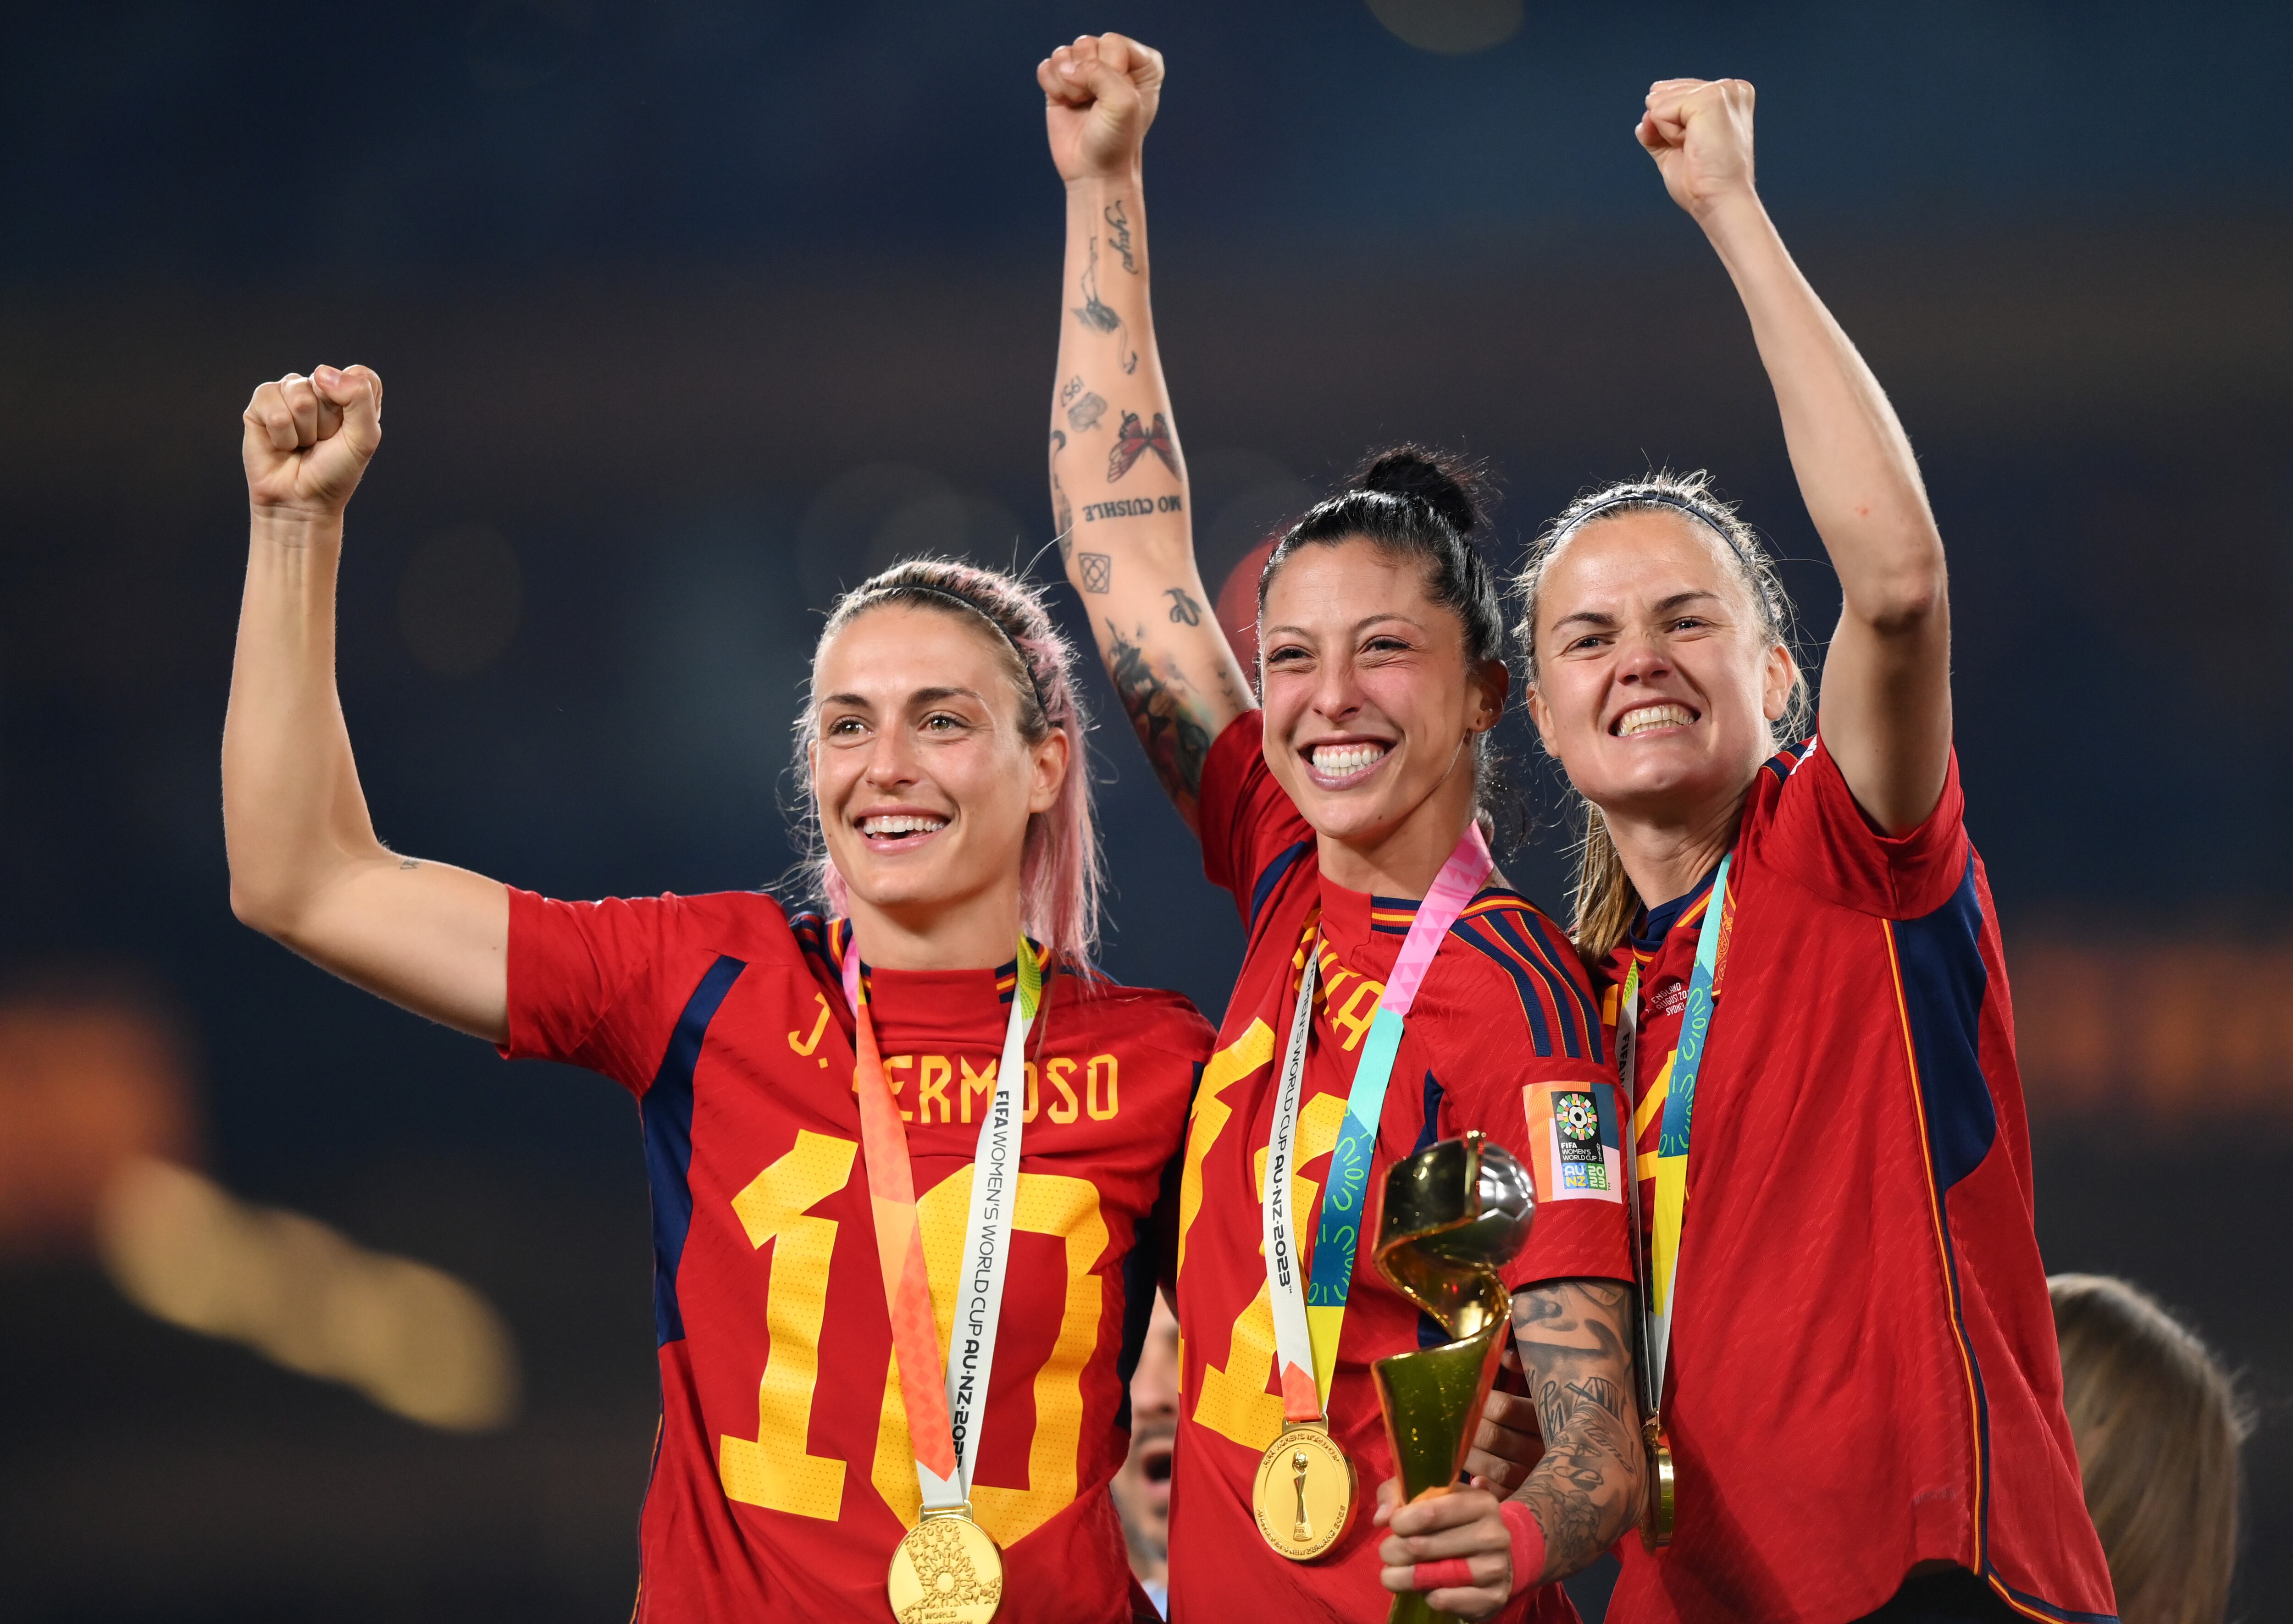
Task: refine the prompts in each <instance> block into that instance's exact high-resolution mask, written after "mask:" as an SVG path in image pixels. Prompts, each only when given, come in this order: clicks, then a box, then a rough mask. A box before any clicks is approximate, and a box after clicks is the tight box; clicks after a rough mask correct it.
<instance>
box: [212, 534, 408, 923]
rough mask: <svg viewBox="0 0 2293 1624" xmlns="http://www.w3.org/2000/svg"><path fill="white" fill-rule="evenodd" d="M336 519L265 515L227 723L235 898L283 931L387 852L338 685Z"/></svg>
mask: <svg viewBox="0 0 2293 1624" xmlns="http://www.w3.org/2000/svg"><path fill="white" fill-rule="evenodd" d="M341 554H342V527H341V524H340V523H339V521H336V522H332V523H328V522H323V521H320V522H306V521H296V522H280V521H265V520H262V519H258V520H257V521H255V524H254V527H253V530H252V534H251V535H250V537H249V541H248V551H247V586H246V593H245V596H244V598H243V599H242V601H241V603H240V608H239V645H238V650H237V653H236V655H235V657H234V659H233V661H232V666H231V707H230V710H229V712H228V714H227V715H226V718H225V721H224V723H223V838H224V844H225V846H226V849H227V851H228V852H229V854H230V860H231V901H232V906H233V907H234V908H235V909H237V910H238V911H239V916H240V917H242V918H244V919H246V920H247V922H248V923H249V924H251V925H255V926H256V927H257V928H258V929H263V930H266V931H269V932H271V933H273V934H283V933H290V932H291V931H292V929H293V924H294V920H295V918H296V916H297V915H298V914H299V913H300V912H301V911H302V910H303V909H304V907H305V906H306V905H307V904H308V902H309V901H310V900H311V899H312V897H313V896H315V895H316V894H317V893H319V892H320V891H321V890H323V889H324V888H325V887H326V886H327V885H328V884H330V883H331V882H333V881H335V880H336V879H338V878H339V877H341V876H342V875H343V874H344V871H345V870H346V869H350V868H352V867H354V866H356V865H358V864H361V863H364V862H380V861H383V860H386V859H387V858H388V855H389V854H388V853H387V852H385V851H384V849H383V846H382V844H381V842H380V841H379V840H377V838H376V837H375V833H374V826H373V823H372V821H371V820H369V817H368V815H367V809H366V801H365V797H364V796H363V795H362V794H361V791H360V788H359V782H358V767H357V764H356V763H355V762H354V761H353V760H352V755H351V742H350V734H349V732H348V731H347V729H346V728H345V727H344V723H343V713H342V705H341V702H340V700H339V699H338V698H337V697H336V691H335V578H336V568H337V565H338V563H339V562H340V559H341Z"/></svg>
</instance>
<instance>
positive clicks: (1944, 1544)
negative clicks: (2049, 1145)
mask: <svg viewBox="0 0 2293 1624" xmlns="http://www.w3.org/2000/svg"><path fill="white" fill-rule="evenodd" d="M1964 811H1965V803H1964V800H1963V799H1962V797H1961V794H1960V790H1959V783H1958V767H1957V761H1956V760H1955V759H1954V761H1953V762H1952V764H1951V768H1950V773H1949V778H1948V779H1947V780H1946V781H1945V784H1944V787H1943V793H1942V800H1941V804H1939V805H1937V806H1936V808H1935V810H1934V812H1932V814H1931V815H1930V816H1929V817H1928V819H1927V820H1926V821H1925V822H1924V823H1923V824H1921V825H1920V826H1919V827H1918V828H1916V829H1913V830H1912V831H1910V832H1909V833H1908V834H1906V835H1902V836H1892V837H1891V836H1885V835H1882V834H1879V833H1877V832H1876V831H1875V830H1874V829H1873V828H1872V827H1871V824H1870V822H1869V821H1868V820H1867V819H1866V818H1865V817H1864V815H1863V813H1862V812H1861V810H1860V808H1859V807H1858V806H1857V805H1856V804H1855V800H1854V796H1852V795H1851V793H1850V791H1849V790H1848V788H1847V781H1846V780H1844V779H1843V778H1842V777H1841V776H1840V772H1839V768H1838V766H1837V764H1835V762H1834V761H1833V760H1832V758H1831V755H1830V754H1829V753H1828V752H1827V751H1826V750H1824V749H1823V748H1822V747H1821V745H1820V744H1819V743H1811V744H1809V745H1803V746H1801V747H1799V748H1797V749H1795V750H1789V751H1787V752H1785V753H1784V754H1783V755H1778V756H1777V757H1775V759H1773V760H1772V761H1770V762H1769V763H1768V764H1767V766H1766V768H1765V770H1763V771H1762V772H1761V773H1760V774H1759V776H1758V779H1757V780H1755V782H1754V786H1753V788H1752V790H1751V793H1750V796H1749V798H1748V799H1747V800H1746V804H1745V807H1744V820H1743V828H1742V833H1741V834H1740V835H1739V836H1738V839H1737V844H1736V852H1735V862H1734V865H1733V866H1732V867H1731V868H1730V870H1729V877H1728V893H1729V899H1730V907H1731V909H1732V912H1733V914H1734V918H1733V921H1732V923H1730V925H1729V928H1728V933H1727V935H1726V937H1725V941H1726V946H1725V948H1724V949H1723V951H1724V953H1725V955H1726V957H1725V959H1724V961H1723V962H1722V965H1721V967H1720V977H1719V996H1718V998H1717V999H1716V1001H1715V1003H1714V1013H1713V1016H1712V1026H1711V1035H1710V1037H1709V1038H1708V1040H1707V1047H1706V1051H1705V1057H1704V1066H1703V1071H1702V1073H1701V1075H1700V1076H1699V1077H1698V1079H1697V1085H1696V1111H1695V1118H1694V1127H1693V1130H1692V1136H1691V1139H1690V1143H1689V1159H1688V1203H1687V1217H1686V1220H1685V1223H1684V1224H1683V1225H1682V1229H1681V1247H1680V1262H1679V1270H1680V1273H1679V1276H1678V1285H1677V1288H1676V1291H1677V1296H1676V1297H1675V1299H1674V1309H1673V1332H1672V1360H1671V1366H1670V1369H1669V1370H1668V1372H1667V1376H1666V1387H1667V1393H1666V1396H1665V1404H1664V1413H1665V1422H1666V1424H1667V1425H1668V1426H1669V1427H1670V1429H1671V1434H1672V1446H1673V1456H1674V1459H1675V1462H1676V1465H1677V1468H1678V1471H1679V1507H1680V1510H1679V1528H1678V1532H1677V1535H1676V1537H1675V1538H1674V1539H1673V1543H1672V1544H1671V1546H1670V1547H1667V1548H1666V1549H1665V1550H1664V1551H1662V1552H1660V1553H1658V1554H1657V1555H1653V1556H1652V1555H1649V1554H1648V1553H1647V1552H1646V1551H1644V1550H1643V1549H1641V1544H1640V1541H1639V1540H1637V1539H1626V1540H1625V1541H1624V1549H1623V1555H1624V1562H1625V1568H1624V1572H1623V1574H1622V1576H1621V1578H1620V1579H1619V1580H1618V1583H1617V1587H1616V1597H1615V1600H1614V1602H1613V1603H1612V1604H1611V1611H1610V1615H1609V1616H1610V1617H1612V1618H1614V1619H1616V1620H1632V1621H1633V1624H1641V1620H1654V1619H1692V1620H1698V1621H1699V1624H1701V1621H1703V1620H1760V1621H1761V1624H1788V1621H1789V1620H1811V1621H1812V1620H1840V1619H1852V1618H1860V1617H1861V1616H1862V1615H1863V1614H1864V1613H1866V1612H1871V1611H1872V1610H1873V1609H1875V1608H1876V1607H1878V1606H1879V1605H1880V1604H1882V1603H1884V1602H1885V1601H1886V1600H1887V1598H1888V1597H1889V1596H1892V1595H1893V1594H1894V1592H1895V1590H1896V1588H1898V1587H1899V1586H1900V1584H1901V1583H1902V1582H1903V1580H1904V1579H1905V1577H1906V1576H1907V1575H1908V1572H1909V1571H1910V1569H1911V1567H1912V1565H1913V1564H1914V1563H1919V1562H1925V1561H1931V1560H1942V1561H1948V1562H1954V1563H1959V1564H1961V1565H1962V1566H1965V1567H1966V1568H1968V1569H1969V1570H1971V1571H1974V1572H1976V1573H1979V1574H1981V1576H1982V1577H1983V1578H1984V1579H1985V1580H1988V1581H1989V1584H1990V1585H1991V1586H1992V1587H1993V1588H1995V1589H1996V1590H1997V1592H1998V1594H1999V1595H2000V1596H2003V1597H2004V1598H2005V1600H2006V1601H2007V1602H2008V1603H2009V1604H2012V1605H2013V1606H2014V1607H2016V1608H2017V1609H2019V1610H2020V1611H2021V1612H2024V1613H2026V1614H2028V1615H2029V1616H2030V1617H2031V1618H2035V1619H2052V1620H2106V1619H2108V1618H2109V1617H2110V1616H2111V1612H2112V1611H2113V1604H2112V1602H2111V1587H2110V1573H2109V1571H2108V1569H2107V1568H2106V1567H2105V1566H2104V1564H2103V1555H2102V1547H2101V1546H2100V1543H2099V1542H2098V1541H2097V1540H2096V1539H2095V1538H2094V1525H2093V1523H2091V1522H2090V1521H2089V1520H2088V1519H2087V1516H2086V1500H2085V1497H2084V1495H2083V1494H2082V1492H2081V1491H2080V1489H2079V1486H2078V1457H2077V1455H2076V1454H2075V1453H2074V1452H2073V1450H2072V1448H2071V1444H2070V1425H2069V1422H2068V1420H2067V1419H2066V1418H2065V1417H2064V1415H2063V1413H2062V1361H2061V1355H2060V1353H2059V1352H2058V1351H2057V1349H2056V1347H2055V1344H2054V1314H2053V1311H2052V1310H2051V1308H2050V1307H2049V1306H2048V1304H2047V1299H2046V1269H2045V1267H2044V1265H2043V1264H2041V1263H2040V1262H2039V1259H2038V1241H2037V1240H2036V1238H2035V1236H2034V1235H2033V1233H2032V1230H2031V1216H2030V1215H2031V1193H2030V1139H2029V1134H2028V1130H2027V1127H2026V1125H2025V1122H2024V1119H2023V1113H2022V1082H2021V1079H2020V1077H2019V1075H2018V1073H2017V1072H2016V1070H2015V1064H2014V1030H2013V1014H2012V1012H2011V1009H2010V1006H2009V1003H2008V997H2007V989H2006V966H2005V960H2004V958H2003V957H2002V956H2001V953H2000V949H1999V944H1998V926H1997V920H1996V918H1995V917H1994V915H1993V912H1992V909H1991V903H1990V889H1989V883H1988V881H1987V879H1986V878H1985V877H1984V874H1983V869H1982V861H1981V858H1979V857H1978V856H1976V855H1975V852H1974V849H1973V845H1972V844H1971V843H1970V842H1969V841H1968V839H1967V836H1966V828H1965V823H1964V821H1963V816H1964ZM1711 884H1712V882H1711V879H1710V877H1709V876H1707V877H1706V879H1705V880H1704V882H1703V884H1702V885H1699V886H1698V887H1697V890H1696V891H1694V892H1692V893H1689V895H1688V896H1686V897H1683V898H1680V899H1678V900H1676V901H1673V902H1672V903H1669V904H1667V905H1665V907H1662V908H1659V909H1655V910H1654V912H1653V913H1652V914H1650V915H1649V916H1648V917H1646V918H1645V919H1644V920H1643V921H1642V922H1641V927H1640V936H1639V939H1638V940H1637V941H1633V942H1628V943H1626V944H1625V946H1623V947H1621V948H1620V949H1618V950H1617V953H1616V957H1615V959H1614V960H1613V961H1612V963H1611V966H1610V968H1611V972H1612V974H1613V975H1614V976H1615V978H1616V983H1617V984H1616V985H1612V987H1611V989H1610V991H1609V995H1608V996H1609V998H1610V999H1611V1000H1613V999H1614V998H1616V994H1617V991H1618V990H1620V983H1621V982H1622V980H1623V977H1624V975H1625V973H1626V972H1627V971H1628V970H1629V969H1630V968H1631V966H1632V963H1633V960H1634V959H1635V958H1637V960H1638V962H1639V964H1640V966H1641V1022H1642V1026H1641V1031H1642V1034H1643V1036H1642V1038H1641V1054H1640V1058H1639V1060H1638V1062H1637V1064H1636V1066H1635V1068H1634V1069H1635V1071H1636V1072H1637V1076H1636V1077H1635V1079H1634V1086H1635V1087H1636V1089H1637V1090H1638V1092H1639V1095H1640V1098H1639V1101H1638V1103H1637V1106H1638V1108H1637V1110H1636V1111H1635V1112H1634V1123H1635V1127H1636V1128H1637V1138H1638V1143H1639V1148H1640V1151H1641V1163H1640V1166H1641V1200H1642V1210H1643V1213H1644V1214H1645V1215H1647V1216H1648V1218H1649V1222H1651V1223H1652V1222H1653V1216H1654V1211H1655V1208H1654V1196H1655V1169H1656V1149H1657V1134H1658V1132H1659V1129H1660V1127H1661V1123H1662V1118H1663V1114H1664V1101H1665V1098H1666V1097H1667V1095H1668V1093H1669V1090H1670V1086H1671V1080H1672V1060H1673V1050H1674V1047H1675V1046H1676V1045H1677V1044H1678V1042H1679V1038H1680V1024H1681V1011H1682V1008H1683V1007H1684V1006H1685V1005H1686V1003H1687V997H1688V980H1689V974H1690V973H1691V971H1692V969H1693V966H1694V961H1695V957H1696V939H1697V930H1698V927H1699V926H1700V925H1702V923H1703V919H1704V915H1705V913H1706V908H1707V906H1708V903H1709V901H1710V896H1711ZM1609 1010H1610V1012H1611V1014H1612V1015H1613V1010H1614V1004H1613V1002H1611V1004H1610V1005H1609ZM1644 1232H1646V1231H1645V1230H1644Z"/></svg>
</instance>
